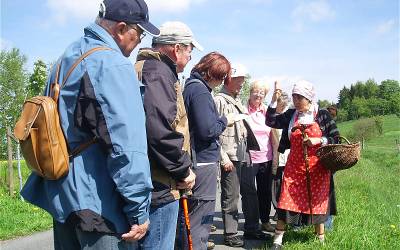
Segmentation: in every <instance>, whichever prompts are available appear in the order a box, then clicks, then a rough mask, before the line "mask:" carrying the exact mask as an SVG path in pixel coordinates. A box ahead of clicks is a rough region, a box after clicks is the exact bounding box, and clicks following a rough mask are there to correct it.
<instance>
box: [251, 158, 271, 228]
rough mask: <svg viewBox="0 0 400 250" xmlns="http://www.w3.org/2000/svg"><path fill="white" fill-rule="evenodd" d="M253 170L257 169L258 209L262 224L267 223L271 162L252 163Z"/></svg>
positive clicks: (269, 210)
mask: <svg viewBox="0 0 400 250" xmlns="http://www.w3.org/2000/svg"><path fill="white" fill-rule="evenodd" d="M253 165H254V168H255V169H257V168H258V172H257V175H256V181H257V196H258V208H259V211H260V220H261V222H262V223H266V222H269V214H270V212H271V201H272V190H271V186H272V161H268V162H263V163H253Z"/></svg>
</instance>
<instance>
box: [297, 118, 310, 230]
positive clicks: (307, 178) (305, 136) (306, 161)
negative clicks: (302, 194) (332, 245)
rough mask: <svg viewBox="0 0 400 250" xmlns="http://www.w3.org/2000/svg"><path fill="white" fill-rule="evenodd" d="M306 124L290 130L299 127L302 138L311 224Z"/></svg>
mask: <svg viewBox="0 0 400 250" xmlns="http://www.w3.org/2000/svg"><path fill="white" fill-rule="evenodd" d="M307 127H308V125H306V124H301V125H300V126H296V127H293V128H292V132H294V131H296V130H297V129H300V131H301V137H302V138H303V143H302V144H301V145H302V148H303V158H304V162H305V165H306V183H307V196H308V206H309V208H310V215H311V224H313V211H312V203H311V197H312V193H311V177H310V166H309V161H308V153H307V144H305V143H304V141H306V140H307V139H308V135H307V134H306V131H305V130H306V128H307Z"/></svg>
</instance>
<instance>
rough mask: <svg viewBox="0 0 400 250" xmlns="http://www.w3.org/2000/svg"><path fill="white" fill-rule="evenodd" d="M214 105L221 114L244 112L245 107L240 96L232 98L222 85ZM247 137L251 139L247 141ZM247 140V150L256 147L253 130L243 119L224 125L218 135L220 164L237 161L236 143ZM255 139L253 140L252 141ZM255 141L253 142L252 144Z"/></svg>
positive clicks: (245, 111)
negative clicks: (222, 130)
mask: <svg viewBox="0 0 400 250" xmlns="http://www.w3.org/2000/svg"><path fill="white" fill-rule="evenodd" d="M214 101H215V105H216V107H217V110H218V112H219V114H220V115H221V116H227V115H228V114H231V113H233V114H241V113H242V114H245V113H247V110H246V108H245V107H244V106H243V105H242V103H241V100H240V98H233V97H232V96H230V95H229V94H228V92H227V91H226V90H225V88H224V87H223V88H222V89H221V91H220V93H218V94H216V96H215V97H214ZM249 137H250V138H251V140H250V141H249ZM242 140H245V141H246V142H247V150H250V149H253V148H258V149H259V146H258V143H257V140H256V139H255V137H254V134H253V131H252V130H251V129H250V126H249V125H248V123H247V122H246V121H245V120H240V121H236V122H234V124H233V125H231V126H228V127H226V129H225V131H224V132H223V133H222V134H221V136H220V143H221V152H220V154H221V165H225V164H226V163H228V162H229V161H238V160H239V159H238V153H239V151H238V144H239V142H240V141H242ZM254 141H255V142H254ZM254 143H255V144H254Z"/></svg>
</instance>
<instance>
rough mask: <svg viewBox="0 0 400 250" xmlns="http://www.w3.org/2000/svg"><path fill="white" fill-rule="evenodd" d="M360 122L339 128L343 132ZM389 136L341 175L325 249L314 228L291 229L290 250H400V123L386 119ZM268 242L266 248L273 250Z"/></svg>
mask: <svg viewBox="0 0 400 250" xmlns="http://www.w3.org/2000/svg"><path fill="white" fill-rule="evenodd" d="M353 124H354V122H346V123H341V124H339V129H340V131H341V132H342V134H344V135H346V133H347V132H350V131H351V129H352V125H353ZM383 127H384V134H383V135H382V136H379V137H376V138H374V139H371V140H369V141H367V142H366V148H365V150H364V151H363V152H362V158H361V160H360V162H359V163H358V164H357V165H356V166H354V167H353V168H351V169H348V170H345V171H339V172H337V173H336V175H335V185H336V198H337V205H338V215H337V216H336V217H335V221H334V230H333V231H332V232H328V233H327V234H326V243H325V245H321V244H320V243H319V242H318V241H317V240H315V237H314V235H313V229H312V228H311V227H309V228H305V229H303V230H301V231H299V232H294V231H291V230H289V231H288V232H287V233H286V234H285V236H284V239H283V243H284V248H285V249H400V154H399V152H398V150H397V148H396V145H395V139H397V140H400V119H399V118H397V117H395V116H387V117H385V118H384V126H383ZM269 246H270V244H268V245H267V246H266V247H265V249H268V247H269Z"/></svg>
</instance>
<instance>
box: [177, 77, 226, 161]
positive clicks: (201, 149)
mask: <svg viewBox="0 0 400 250" xmlns="http://www.w3.org/2000/svg"><path fill="white" fill-rule="evenodd" d="M211 91H212V89H211V88H210V87H209V86H208V84H207V82H206V81H205V80H204V79H203V78H202V77H201V75H200V74H199V73H197V72H193V73H192V74H191V75H190V78H189V79H187V80H186V84H185V89H184V91H183V98H184V101H185V108H186V113H187V115H188V120H189V129H190V134H191V144H192V148H193V149H194V150H195V152H196V161H197V162H198V163H209V162H217V161H218V160H219V157H220V156H219V150H220V145H219V143H218V139H219V136H220V135H221V134H222V132H223V131H224V130H225V128H226V124H227V120H226V118H225V117H220V116H219V114H218V111H217V108H216V107H215V103H214V99H213V97H212V95H211Z"/></svg>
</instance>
